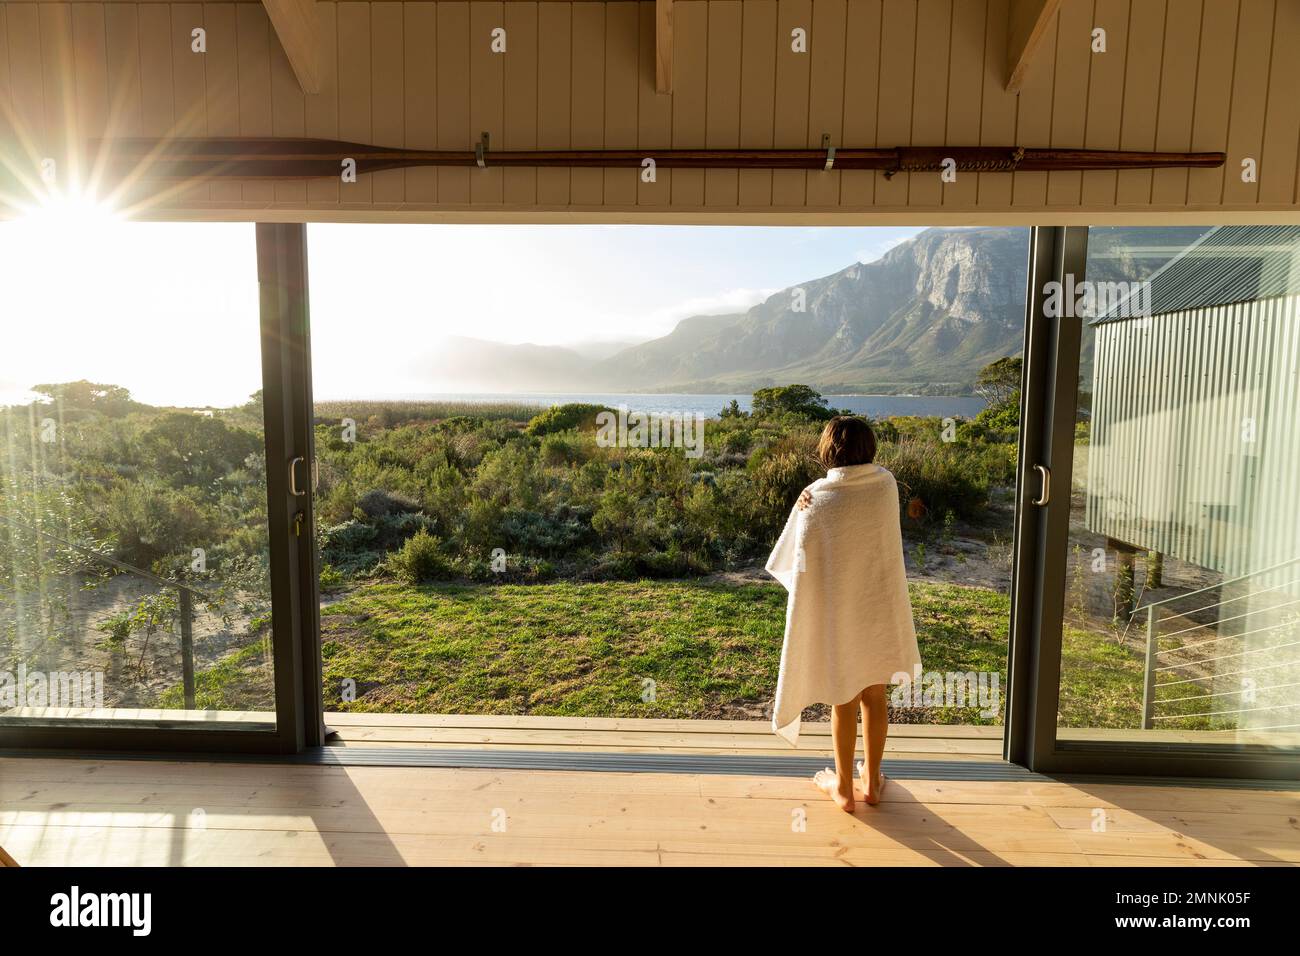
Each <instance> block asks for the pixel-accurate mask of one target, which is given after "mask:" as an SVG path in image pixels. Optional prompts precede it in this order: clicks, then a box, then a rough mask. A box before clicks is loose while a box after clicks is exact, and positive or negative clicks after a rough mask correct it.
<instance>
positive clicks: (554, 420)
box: [524, 402, 611, 438]
mask: <svg viewBox="0 0 1300 956" xmlns="http://www.w3.org/2000/svg"><path fill="white" fill-rule="evenodd" d="M607 411H611V409H609V408H606V407H605V406H604V405H587V404H584V403H581V402H572V403H570V404H568V405H552V406H551V407H550V408H548V409H547V410H546V411H544V412H542V413H541V414H540V415H536V416H534V417H533V419H532V420H531V421H530V422H529V423H528V424H527V425H526V426H525V427H524V431H525V432H527V433H528V434H529V435H533V436H536V437H539V438H540V437H541V436H542V435H550V434H553V433H555V432H567V431H569V430H570V429H574V428H577V429H586V430H590V431H593V432H594V431H595V430H596V416H597V415H599V414H600V413H601V412H607Z"/></svg>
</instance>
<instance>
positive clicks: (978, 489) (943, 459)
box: [878, 439, 989, 520]
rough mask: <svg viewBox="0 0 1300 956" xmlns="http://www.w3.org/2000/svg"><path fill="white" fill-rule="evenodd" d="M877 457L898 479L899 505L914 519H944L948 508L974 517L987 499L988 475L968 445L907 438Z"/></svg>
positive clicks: (964, 515) (890, 446) (959, 515)
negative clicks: (962, 445)
mask: <svg viewBox="0 0 1300 956" xmlns="http://www.w3.org/2000/svg"><path fill="white" fill-rule="evenodd" d="M878 460H879V462H880V464H881V465H883V466H884V467H885V468H888V469H889V470H890V471H891V472H893V475H894V477H895V478H896V479H897V480H898V494H899V498H900V505H901V506H902V508H903V513H904V514H905V515H907V516H909V517H910V518H912V519H913V520H930V519H941V518H942V517H943V516H944V514H946V513H947V512H948V511H952V512H954V513H955V514H956V515H957V516H958V517H961V518H968V519H969V518H975V517H977V516H978V515H979V514H980V513H981V512H983V510H984V506H985V504H986V503H987V502H988V494H989V480H988V476H987V475H985V474H982V473H981V471H980V466H979V461H978V459H977V457H976V456H974V455H972V454H970V452H969V450H968V449H965V448H962V447H960V446H957V445H954V444H948V443H943V442H924V441H918V440H916V439H905V440H903V441H901V442H898V443H897V444H894V445H886V446H884V447H883V448H882V449H881V454H880V457H879V459H878ZM914 503H915V504H914ZM909 506H910V507H909Z"/></svg>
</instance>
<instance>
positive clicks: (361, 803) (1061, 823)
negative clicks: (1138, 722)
mask: <svg viewBox="0 0 1300 956" xmlns="http://www.w3.org/2000/svg"><path fill="white" fill-rule="evenodd" d="M328 722H329V724H330V725H331V726H333V727H335V728H336V729H337V730H338V731H339V737H338V739H337V740H336V742H335V743H334V744H333V746H335V747H342V748H347V747H366V748H377V747H389V746H391V747H400V748H413V747H414V748H430V747H437V748H474V749H478V750H482V749H484V748H493V747H497V748H507V749H512V750H521V749H524V750H527V749H534V750H537V751H557V752H563V751H566V750H567V751H578V752H586V753H592V752H609V753H647V752H661V753H668V752H674V753H688V754H697V755H704V754H718V755H734V754H742V755H754V754H764V755H769V754H782V753H784V754H787V755H788V754H792V753H793V754H797V755H802V756H805V757H806V756H811V755H814V754H816V753H818V752H824V751H825V750H826V748H827V747H828V745H829V738H828V733H829V732H828V730H827V729H826V727H825V725H815V724H814V725H806V726H805V731H806V733H805V735H804V738H803V739H802V740H801V746H800V748H799V750H792V749H791V748H788V747H786V746H785V745H784V744H782V743H781V742H780V741H777V740H775V739H774V738H772V735H771V733H770V732H769V731H768V730H767V728H766V725H765V724H763V723H761V722H749V721H737V722H701V721H639V720H621V719H611V720H590V719H575V718H522V717H506V718H502V717H477V718H465V717H435V716H423V715H408V716H406V717H393V716H391V715H383V716H380V715H357V714H353V715H330V717H329V720H328ZM999 748H1000V740H999V735H998V734H997V731H996V728H994V729H992V730H989V729H982V728H970V727H953V728H938V727H933V726H929V727H927V726H913V727H907V726H898V727H895V728H894V733H893V736H892V738H891V749H890V752H889V754H888V755H887V758H895V759H896V758H903V757H908V756H918V757H924V758H926V759H927V760H931V761H933V760H942V761H962V762H964V763H963V765H964V766H966V767H967V768H970V769H974V768H971V767H970V762H971V761H975V762H983V761H988V762H992V763H997V762H998V757H997V753H998V750H999ZM1298 811H1300V794H1298V793H1297V792H1295V791H1283V790H1277V791H1273V790H1239V789H1226V788H1223V789H1221V788H1207V787H1197V786H1159V787H1153V786H1137V785H1131V784H1121V783H1107V784H1092V783H1089V784H1077V783H1076V784H1071V783H1066V782H1061V781H1055V780H1049V779H1047V778H1037V779H1024V780H998V781H980V780H968V779H960V780H953V779H916V778H912V777H909V778H907V779H893V780H891V781H890V784H889V787H888V788H887V789H886V792H885V801H884V803H883V804H882V806H881V807H879V808H867V807H865V806H860V807H859V808H858V810H857V812H856V813H855V814H853V815H852V816H849V815H846V814H844V813H842V812H840V811H839V810H837V809H836V808H835V807H834V806H833V805H832V804H831V803H830V802H829V801H828V800H826V799H825V798H823V797H822V796H821V795H820V794H819V793H818V792H817V791H816V790H815V789H814V788H813V786H812V785H811V783H810V782H809V781H807V780H806V779H802V778H798V777H790V776H766V775H741V774H710V773H705V774H684V773H623V772H609V771H604V772H587V771H583V772H578V771H571V770H544V771H543V770H487V769H448V768H428V767H411V766H304V765H288V764H277V763H265V762H260V763H253V762H250V763H228V762H220V763H218V762H206V761H202V762H179V761H146V760H87V759H75V758H68V759H47V758H3V759H0V846H3V847H4V848H5V849H6V850H8V852H9V853H10V854H12V855H13V856H14V857H15V858H16V859H17V861H18V862H19V863H20V864H23V865H66V864H82V865H110V866H135V865H244V864H266V865H325V866H328V865H420V864H555V865H584V864H601V865H626V864H633V865H695V864H712V865H718V864H727V865H767V864H826V865H859V866H869V865H899V864H915V865H926V866H930V865H957V866H971V865H1064V866H1088V865H1127V864H1169V865H1191V866H1196V865H1225V864H1232V865H1236V864H1240V865H1253V864H1262V865H1269V864H1295V863H1300V825H1298V824H1297V823H1296V818H1297V815H1298ZM1099 821H1103V822H1104V826H1102V828H1101V829H1098V827H1099Z"/></svg>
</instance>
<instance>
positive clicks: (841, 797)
mask: <svg viewBox="0 0 1300 956" xmlns="http://www.w3.org/2000/svg"><path fill="white" fill-rule="evenodd" d="M813 783H815V784H816V785H817V789H818V790H821V791H822V792H823V793H825V794H826V795H827V796H828V797H830V798H831V799H832V800H834V801H835V805H836V806H837V807H839V808H840V809H841V810H843V811H844V812H845V813H852V812H853V808H854V802H853V781H852V780H851V779H850V780H849V782H848V783H849V786H848V793H845V792H844V789H843V788H841V787H840V779H839V776H838V775H837V774H836V773H835V771H834V770H832V769H831V768H830V767H827V768H826V769H825V770H818V771H817V772H816V773H815V774H813Z"/></svg>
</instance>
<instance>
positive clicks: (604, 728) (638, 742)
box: [325, 713, 1002, 760]
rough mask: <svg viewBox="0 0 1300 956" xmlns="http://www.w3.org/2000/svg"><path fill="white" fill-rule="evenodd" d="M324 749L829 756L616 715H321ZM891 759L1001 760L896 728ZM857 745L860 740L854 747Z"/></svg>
mask: <svg viewBox="0 0 1300 956" xmlns="http://www.w3.org/2000/svg"><path fill="white" fill-rule="evenodd" d="M325 724H326V726H327V727H329V728H330V729H331V730H334V731H336V732H337V733H336V734H335V736H333V737H331V738H330V745H331V746H338V747H357V746H365V747H377V746H389V747H437V748H439V749H455V748H472V749H476V750H481V749H484V748H501V749H514V750H546V751H556V752H571V751H576V752H606V753H673V754H696V755H728V756H760V755H761V756H783V757H788V756H804V757H808V756H816V755H818V754H829V753H830V751H831V736H830V735H831V726H830V724H829V723H805V724H804V725H803V728H802V733H801V735H800V738H799V745H798V747H791V746H790V745H789V744H787V743H786V742H785V741H784V740H782V739H781V738H779V737H777V736H776V735H775V734H773V733H772V725H771V724H769V723H768V722H767V721H763V720H647V719H640V718H619V717H611V718H605V717H513V716H493V715H482V716H477V715H448V714H342V713H331V714H327V715H326V716H325ZM889 733H890V737H889V740H888V742H887V744H886V752H887V754H888V756H890V757H924V758H933V757H936V756H946V757H953V758H955V759H974V760H1000V759H1001V756H1002V728H1001V727H971V726H963V725H953V726H945V725H938V724H895V725H893V726H891V727H890V731H889ZM860 743H861V741H859V744H860Z"/></svg>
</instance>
